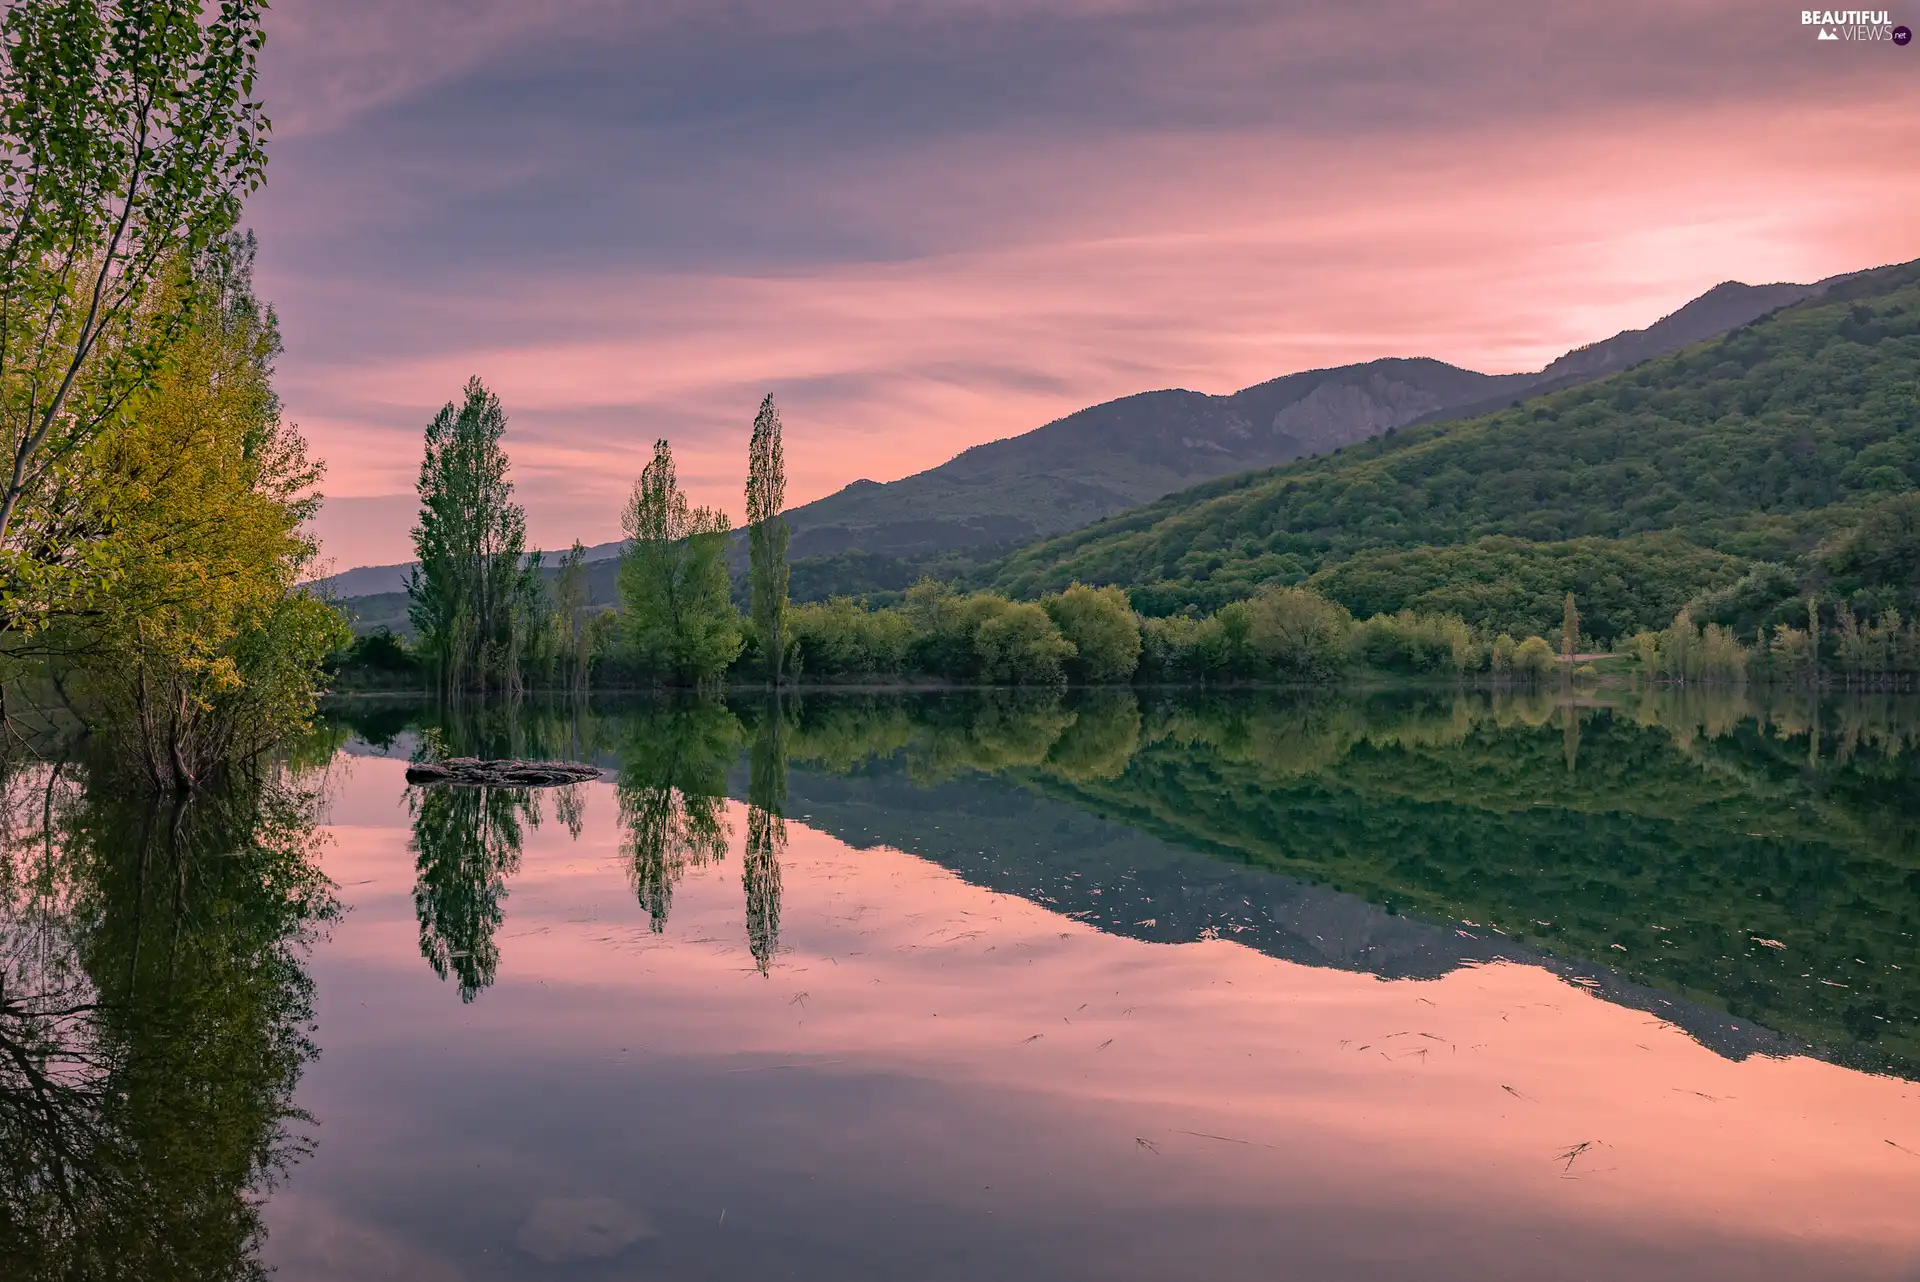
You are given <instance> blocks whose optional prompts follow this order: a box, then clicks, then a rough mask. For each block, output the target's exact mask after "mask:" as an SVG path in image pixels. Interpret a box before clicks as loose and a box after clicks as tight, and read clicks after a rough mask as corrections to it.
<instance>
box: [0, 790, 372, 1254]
mask: <svg viewBox="0 0 1920 1282" xmlns="http://www.w3.org/2000/svg"><path fill="white" fill-rule="evenodd" d="M315 807H316V798H315V796H314V795H313V793H312V792H311V791H308V790H306V789H304V788H302V787H301V786H299V785H298V784H296V783H295V782H293V781H291V780H289V779H288V778H286V777H284V776H281V777H275V778H266V779H235V780H233V781H232V782H231V783H230V784H229V785H227V786H225V787H223V788H220V789H217V790H209V791H207V792H204V793H202V794H200V795H196V796H194V797H193V798H191V799H184V800H181V801H178V802H173V803H163V804H157V805H156V804H150V803H147V802H144V801H134V800H131V799H129V795H128V793H127V792H126V791H125V790H120V789H116V788H114V787H112V786H111V783H110V781H107V780H104V779H101V778H99V777H96V776H94V775H93V774H91V773H90V772H89V771H87V770H86V769H84V768H82V767H78V766H75V765H72V764H66V765H63V766H61V767H57V768H49V767H38V768H32V769H13V770H11V771H9V772H8V773H7V774H6V775H5V777H4V779H3V780H0V814H3V816H4V831H0V840H3V841H4V849H0V1276H5V1277H9V1278H14V1277H19V1278H42V1277H44V1278H71V1279H92V1278H141V1279H153V1280H156V1282H163V1280H168V1279H176V1278H177V1279H183V1280H184V1279H195V1280H199V1279H223V1278H257V1277H263V1276H265V1273H264V1269H263V1268H262V1266H261V1265H260V1264H259V1262H258V1258H257V1257H258V1248H259V1246H260V1242H261V1239H262V1228H261V1224H260V1217H259V1205H260V1194H261V1193H262V1192H263V1191H264V1190H265V1189H266V1188H268V1187H270V1186H271V1184H272V1183H273V1181H274V1180H275V1179H276V1178H277V1177H278V1176H279V1175H280V1174H282V1173H283V1172H284V1171H285V1170H286V1169H287V1167H288V1166H289V1165H290V1164H291V1163H292V1162H293V1161H294V1160H296V1159H297V1158H298V1156H299V1155H300V1154H301V1152H302V1151H303V1150H304V1146H305V1141H304V1139H303V1135H302V1128H301V1127H300V1126H299V1123H300V1122H301V1121H302V1120H303V1119H302V1117H301V1115H300V1114H299V1113H298V1112H297V1110H295V1109H294V1107H293V1103H292V1099H293V1092H294V1086H295V1083H296V1081H297V1080H298V1078H299V1076H300V1073H301V1070H302V1068H303V1066H304V1065H305V1063H306V1061H307V1060H308V1059H309V1058H310V1057H311V1056H312V1054H313V1047H312V1045H311V1043H310V1042H309V1040H308V1030H309V1029H310V1027H311V1022H312V985H311V982H310V981H309V979H308V978H307V976H306V973H305V971H304V968H303V960H304V956H305V952H306V949H307V947H308V945H309V944H310V943H311V941H312V940H313V938H314V936H315V934H316V932H317V931H318V930H320V929H322V927H323V924H324V923H325V922H326V921H327V920H328V919H329V918H330V917H331V916H332V915H333V913H334V911H335V905H334V901H333V898H332V895H331V886H330V885H329V883H328V882H327V881H326V880H325V878H324V877H323V876H322V875H321V873H320V872H319V870H318V868H317V866H316V864H315V862H314V844H315V837H314V828H313V821H314V811H315Z"/></svg>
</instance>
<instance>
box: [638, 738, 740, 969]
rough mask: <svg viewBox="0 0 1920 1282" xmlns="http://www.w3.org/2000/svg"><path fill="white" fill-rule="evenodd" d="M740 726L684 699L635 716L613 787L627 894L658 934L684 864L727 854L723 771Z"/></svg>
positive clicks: (736, 745) (737, 744)
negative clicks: (629, 884) (623, 833)
mask: <svg viewBox="0 0 1920 1282" xmlns="http://www.w3.org/2000/svg"><path fill="white" fill-rule="evenodd" d="M739 750H740V723H739V722H738V721H736V720H735V719H734V717H733V714H732V713H730V712H728V711H727V710H726V709H725V708H723V707H720V706H718V705H716V704H710V703H686V704H672V705H663V706H659V707H655V708H651V709H649V710H648V711H646V712H645V713H642V714H641V715H640V716H638V717H636V718H635V723H634V726H633V730H632V734H631V735H630V737H629V739H628V741H627V745H626V748H625V749H624V751H623V752H622V754H621V757H622V760H621V763H620V778H619V782H618V783H617V784H616V786H615V792H616V795H617V796H618V798H619V801H620V822H621V823H622V824H623V825H624V826H625V827H626V830H627V839H626V842H625V848H624V853H625V854H626V856H627V860H628V875H629V876H630V877H631V878H632V881H633V893H634V895H635V897H637V898H638V899H639V901H640V905H641V907H643V908H645V909H646V910H647V916H648V917H649V918H651V919H652V923H653V929H654V931H655V932H656V933H657V932H659V931H662V930H664V929H666V925H667V914H668V912H669V911H670V910H671V909H672V907H673V887H674V885H675V883H677V882H678V881H679V880H680V878H681V877H683V876H685V875H686V871H687V869H688V868H694V867H699V866H701V865H703V864H706V863H708V862H710V861H717V860H719V859H722V858H724V857H725V856H726V853H727V840H728V837H729V835H730V834H729V833H728V830H727V818H726V782H727V781H726V770H727V766H728V764H729V763H731V762H732V761H733V760H734V759H735V754H737V753H738V752H739Z"/></svg>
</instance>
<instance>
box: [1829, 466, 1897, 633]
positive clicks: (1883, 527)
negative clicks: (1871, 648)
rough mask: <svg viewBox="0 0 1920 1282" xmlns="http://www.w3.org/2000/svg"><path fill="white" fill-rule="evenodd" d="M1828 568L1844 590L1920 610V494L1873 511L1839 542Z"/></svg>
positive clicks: (1893, 500) (1894, 498)
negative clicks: (1851, 590)
mask: <svg viewBox="0 0 1920 1282" xmlns="http://www.w3.org/2000/svg"><path fill="white" fill-rule="evenodd" d="M1828 565H1829V567H1830V568H1831V569H1832V570H1833V572H1834V574H1835V575H1836V576H1838V577H1839V578H1840V579H1841V581H1842V584H1843V585H1844V586H1849V587H1851V588H1853V589H1854V590H1856V591H1864V592H1866V593H1868V594H1869V595H1870V596H1871V597H1872V598H1874V600H1875V602H1876V604H1878V605H1880V606H1882V607H1886V608H1893V609H1902V610H1906V611H1908V612H1909V613H1913V612H1916V611H1920V490H1909V491H1907V492H1906V493H1904V494H1896V495H1893V496H1892V497H1890V498H1886V499H1882V500H1881V501H1880V502H1878V503H1876V504H1874V505H1873V506H1871V507H1869V508H1868V509H1867V510H1866V511H1865V512H1864V513H1863V514H1862V515H1861V518H1860V521H1859V523H1858V524H1856V525H1855V526H1853V527H1852V528H1851V529H1850V530H1848V531H1847V532H1846V533H1845V534H1844V535H1843V536H1842V537H1841V538H1840V539H1839V540H1838V543H1837V545H1836V546H1835V548H1834V549H1833V551H1832V553H1831V555H1830V556H1829V558H1828Z"/></svg>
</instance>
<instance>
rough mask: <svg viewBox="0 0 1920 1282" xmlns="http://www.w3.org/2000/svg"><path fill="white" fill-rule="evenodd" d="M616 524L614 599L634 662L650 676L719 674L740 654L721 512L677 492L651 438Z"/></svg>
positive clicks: (709, 678)
mask: <svg viewBox="0 0 1920 1282" xmlns="http://www.w3.org/2000/svg"><path fill="white" fill-rule="evenodd" d="M621 525H622V527H623V528H624V529H625V531H626V535H627V540H628V542H627V548H626V551H625V552H624V553H623V554H622V555H621V558H620V604H621V608H622V613H623V615H624V619H623V623H624V626H625V629H626V633H627V649H628V653H629V654H630V655H631V657H632V658H633V660H634V661H635V662H636V663H637V664H638V665H639V666H640V667H641V668H642V669H644V670H645V671H647V672H648V673H650V674H651V675H653V676H654V677H655V678H656V679H659V678H666V679H668V680H671V681H679V682H685V683H687V684H690V685H700V684H706V683H710V682H713V681H715V680H717V679H718V678H719V677H720V675H721V674H722V673H724V672H725V671H726V670H727V665H728V664H730V663H732V662H733V660H734V658H735V657H736V656H737V655H738V654H739V653H740V616H739V613H738V611H736V610H735V609H734V608H733V602H732V599H731V597H730V592H731V587H730V585H729V583H728V580H727V528H728V526H727V518H726V514H725V513H723V512H718V511H715V510H714V509H712V508H705V507H693V506H690V505H689V504H688V502H687V496H686V495H685V494H683V493H681V492H680V481H679V477H678V475H677V473H676V472H675V470H674V465H673V450H672V449H671V448H670V447H669V446H668V444H667V443H666V442H665V441H656V442H655V443H654V447H653V462H651V463H649V464H647V466H646V469H645V470H644V471H642V472H641V473H640V479H639V480H638V481H637V482H635V483H634V487H633V496H632V497H631V498H630V499H628V501H627V510H626V513H625V515H624V516H623V517H622V520H621Z"/></svg>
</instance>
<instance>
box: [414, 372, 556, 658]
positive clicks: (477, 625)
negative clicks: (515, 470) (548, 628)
mask: <svg viewBox="0 0 1920 1282" xmlns="http://www.w3.org/2000/svg"><path fill="white" fill-rule="evenodd" d="M506 430H507V416H506V414H505V413H504V412H503V411H502V410H501V408H500V398H499V397H497V396H495V395H494V394H493V393H491V392H489V391H488V390H487V389H486V385H485V384H483V383H482V382H481V381H480V379H479V378H478V377H477V376H476V377H474V378H472V379H469V380H468V381H467V386H466V391H465V393H464V397H463V399H462V401H461V403H460V404H459V405H458V406H455V404H454V403H453V402H452V401H449V402H447V404H446V405H445V406H443V407H442V408H441V410H440V412H439V413H438V414H437V415H435V416H434V419H433V422H432V424H430V425H429V426H428V428H427V442H426V453H425V456H424V457H423V458H422V459H421V462H420V480H419V483H418V489H419V491H420V524H418V525H417V526H415V527H414V530H413V550H414V554H415V556H416V557H417V558H418V559H419V564H418V565H417V566H415V567H414V569H413V571H412V573H411V574H410V575H409V576H408V580H407V597H408V605H407V613H408V615H409V617H410V618H411V619H412V620H413V626H414V628H415V629H416V630H418V632H419V634H420V641H421V645H422V647H423V648H424V649H425V650H426V652H427V654H428V656H429V657H430V659H431V660H432V662H433V664H434V667H435V669H436V671H437V674H438V677H439V680H440V683H441V685H442V687H443V688H444V689H448V690H476V691H478V692H480V693H482V694H484V693H486V692H487V691H488V690H490V689H492V690H498V691H503V692H506V693H509V694H517V693H518V692H519V691H520V689H521V687H522V676H521V662H522V659H523V658H524V657H525V654H526V651H527V647H528V643H529V641H530V640H531V639H532V637H533V633H534V630H535V625H536V619H537V617H538V615H539V614H540V611H541V608H542V606H543V605H544V603H545V602H544V597H543V595H542V585H541V582H540V554H539V553H538V552H535V553H533V554H532V555H528V554H527V551H526V542H527V516H526V512H525V511H524V510H523V509H522V508H521V507H520V505H519V504H518V503H515V502H514V501H513V482H512V481H511V480H510V479H509V478H508V475H507V473H508V464H507V454H506V451H505V450H504V449H502V448H501V445H500V439H501V437H502V436H503V435H504V434H505V433H506Z"/></svg>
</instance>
